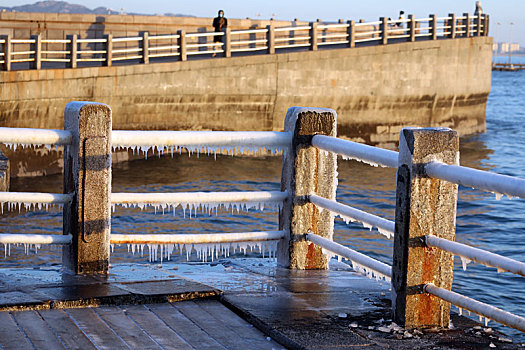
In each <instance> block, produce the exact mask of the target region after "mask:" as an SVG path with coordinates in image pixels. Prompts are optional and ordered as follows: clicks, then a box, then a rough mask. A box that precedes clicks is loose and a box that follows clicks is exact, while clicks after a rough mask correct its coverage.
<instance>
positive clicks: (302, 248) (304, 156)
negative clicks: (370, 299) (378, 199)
mask: <svg viewBox="0 0 525 350" xmlns="http://www.w3.org/2000/svg"><path fill="white" fill-rule="evenodd" d="M336 123H337V114H336V112H335V111H334V110H332V109H325V108H306V107H291V108H289V109H288V112H287V113H286V120H285V123H284V129H285V131H288V132H291V133H293V140H292V149H291V150H290V151H288V152H286V153H285V155H284V157H283V170H282V177H281V190H283V191H284V190H286V191H288V193H289V194H290V196H289V198H288V199H287V200H286V201H285V203H284V205H283V208H282V210H281V212H280V215H279V227H280V229H281V230H285V231H286V232H287V233H286V235H287V237H286V238H285V239H283V240H281V242H280V243H279V246H278V253H277V261H278V263H279V264H280V265H283V266H286V267H290V268H292V269H300V270H304V269H326V268H328V261H327V259H326V256H325V255H324V254H323V253H322V250H321V249H320V248H319V247H316V246H315V245H314V244H312V243H309V242H307V241H306V240H305V234H306V233H307V232H308V231H311V232H313V233H315V234H318V235H320V236H322V237H326V238H328V239H332V236H333V230H334V218H333V216H332V215H331V214H330V213H329V211H328V210H324V211H322V212H320V211H319V210H318V209H317V208H316V207H315V205H313V204H312V203H309V202H308V196H309V195H310V194H317V195H319V196H321V197H324V198H328V199H335V191H336V187H337V157H336V155H335V154H333V153H327V152H323V151H320V150H318V149H317V148H315V147H313V146H312V145H311V140H312V137H313V136H314V135H316V134H319V135H329V136H336V125H337V124H336Z"/></svg>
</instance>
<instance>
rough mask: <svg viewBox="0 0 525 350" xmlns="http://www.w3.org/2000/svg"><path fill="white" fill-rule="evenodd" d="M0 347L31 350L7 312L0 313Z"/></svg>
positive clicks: (30, 346) (31, 347)
mask: <svg viewBox="0 0 525 350" xmlns="http://www.w3.org/2000/svg"><path fill="white" fill-rule="evenodd" d="M0 347H1V348H2V349H5V350H8V349H33V346H32V345H31V344H30V343H29V341H28V340H27V338H26V337H25V336H24V334H23V333H22V332H21V331H20V329H19V328H18V326H17V324H16V322H15V320H14V319H13V317H12V316H11V314H10V313H9V312H7V311H4V312H0Z"/></svg>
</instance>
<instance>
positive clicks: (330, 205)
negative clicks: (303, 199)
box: [309, 194, 395, 238]
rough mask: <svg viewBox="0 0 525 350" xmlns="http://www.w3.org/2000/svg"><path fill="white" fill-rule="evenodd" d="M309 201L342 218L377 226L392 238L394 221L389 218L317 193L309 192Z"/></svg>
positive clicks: (381, 231)
mask: <svg viewBox="0 0 525 350" xmlns="http://www.w3.org/2000/svg"><path fill="white" fill-rule="evenodd" d="M309 199H310V203H313V204H315V205H317V206H318V207H321V208H323V209H327V210H330V211H331V212H333V213H336V214H338V215H340V216H342V217H343V218H349V219H351V220H355V221H359V222H361V223H363V224H365V225H368V226H373V227H377V228H378V229H379V232H380V233H381V234H383V235H385V236H387V237H388V238H392V237H393V235H394V226H395V223H394V222H393V221H390V220H386V219H383V218H381V217H379V216H377V215H373V214H370V213H367V212H365V211H362V210H359V209H356V208H352V207H350V206H348V205H344V204H342V203H338V202H336V201H333V200H330V199H326V198H323V197H319V196H318V195H315V194H311V195H310V196H309Z"/></svg>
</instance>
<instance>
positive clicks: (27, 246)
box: [4, 243, 41, 258]
mask: <svg viewBox="0 0 525 350" xmlns="http://www.w3.org/2000/svg"><path fill="white" fill-rule="evenodd" d="M11 245H14V246H15V247H20V246H23V247H24V253H25V255H28V254H29V252H30V251H31V250H34V253H35V254H38V250H39V249H40V248H41V245H40V244H31V243H4V258H7V257H8V256H11Z"/></svg>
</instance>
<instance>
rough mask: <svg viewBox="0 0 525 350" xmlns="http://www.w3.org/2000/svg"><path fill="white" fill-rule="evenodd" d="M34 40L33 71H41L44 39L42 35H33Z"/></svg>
mask: <svg viewBox="0 0 525 350" xmlns="http://www.w3.org/2000/svg"><path fill="white" fill-rule="evenodd" d="M32 39H33V40H35V43H34V46H33V51H35V53H34V60H33V62H32V68H33V69H40V68H42V37H41V36H40V34H38V35H33V36H32Z"/></svg>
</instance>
